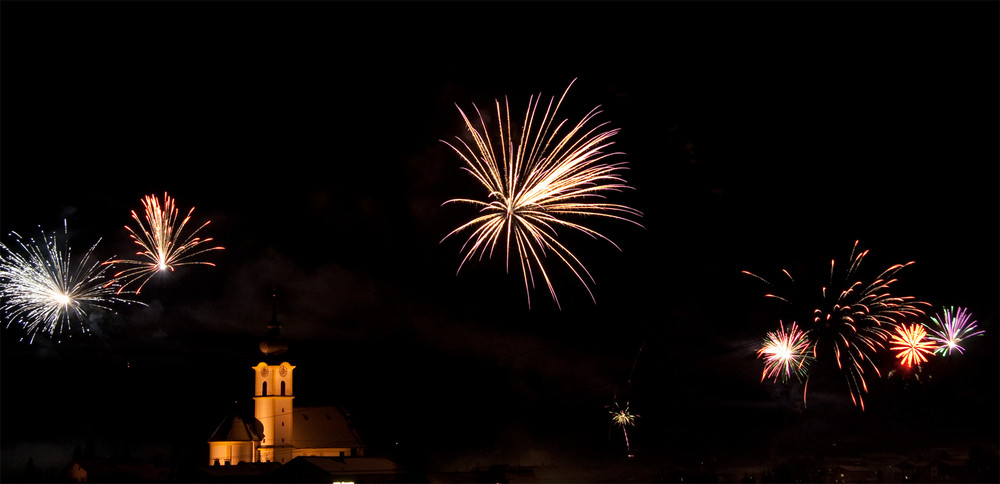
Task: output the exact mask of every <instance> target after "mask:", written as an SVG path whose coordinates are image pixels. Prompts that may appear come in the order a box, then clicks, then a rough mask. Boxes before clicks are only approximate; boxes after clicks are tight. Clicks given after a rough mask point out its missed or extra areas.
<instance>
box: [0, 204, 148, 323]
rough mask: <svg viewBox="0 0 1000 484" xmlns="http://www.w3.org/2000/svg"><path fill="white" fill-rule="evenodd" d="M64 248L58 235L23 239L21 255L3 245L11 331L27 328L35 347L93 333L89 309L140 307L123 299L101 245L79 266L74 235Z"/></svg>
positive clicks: (0, 275) (3, 294) (0, 256)
mask: <svg viewBox="0 0 1000 484" xmlns="http://www.w3.org/2000/svg"><path fill="white" fill-rule="evenodd" d="M63 230H64V233H65V235H66V237H65V239H64V240H65V244H64V245H63V246H62V247H60V245H59V244H58V241H57V239H56V236H55V233H53V234H52V236H51V237H48V236H46V234H45V232H44V231H43V232H42V233H41V239H40V240H39V241H37V242H36V241H35V240H34V239H28V240H24V239H23V238H21V236H20V235H18V234H17V233H13V232H12V233H11V235H13V236H15V237H16V238H17V244H18V245H19V246H20V248H21V251H15V250H12V249H10V248H9V247H7V246H6V245H4V244H2V243H0V283H2V285H0V299H2V300H3V305H2V309H3V313H4V314H5V317H6V326H7V327H10V326H11V325H14V324H19V325H21V326H22V327H23V328H24V330H25V332H26V333H27V334H28V335H29V336H30V339H29V342H33V341H34V339H35V336H36V335H37V334H38V333H44V334H49V335H52V336H57V335H60V334H62V333H64V332H65V331H66V330H68V329H70V328H71V327H72V326H73V323H77V324H80V326H81V327H82V328H83V332H88V331H89V328H88V327H87V325H86V324H85V323H86V318H87V311H88V309H92V308H100V309H106V310H109V311H110V310H111V307H110V306H111V305H112V304H113V303H119V302H120V303H126V304H129V303H138V304H142V303H140V302H138V301H134V300H131V299H128V298H125V297H121V296H120V293H121V291H120V289H119V288H118V287H117V286H118V281H117V280H116V279H115V278H113V277H111V278H109V277H107V275H106V271H107V270H108V269H109V267H108V265H107V262H104V263H102V262H100V261H98V260H96V259H95V258H94V257H93V252H94V249H95V248H96V247H97V244H98V243H100V239H98V241H97V242H95V243H94V245H93V246H91V247H90V250H88V251H87V252H85V253H84V255H83V257H82V258H81V259H80V260H79V262H77V263H75V264H74V263H73V261H72V260H71V252H70V247H69V241H68V238H69V236H68V229H67V227H66V223H65V221H64V222H63Z"/></svg>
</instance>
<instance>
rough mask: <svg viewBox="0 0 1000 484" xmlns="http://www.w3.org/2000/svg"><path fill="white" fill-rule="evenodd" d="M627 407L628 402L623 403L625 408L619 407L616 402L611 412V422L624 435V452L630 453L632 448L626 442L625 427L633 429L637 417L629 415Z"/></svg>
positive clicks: (626, 433)
mask: <svg viewBox="0 0 1000 484" xmlns="http://www.w3.org/2000/svg"><path fill="white" fill-rule="evenodd" d="M628 407H629V404H628V402H626V403H625V408H621V407H619V406H618V402H615V407H614V409H613V410H611V421H612V422H613V423H614V424H615V425H618V426H619V427H621V428H622V433H623V434H624V435H625V450H626V451H628V452H631V451H632V447H631V445H629V442H628V430H627V427H634V426H635V421H636V419H638V418H639V416H638V415H634V414H632V413H629V410H628Z"/></svg>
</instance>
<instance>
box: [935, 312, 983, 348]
mask: <svg viewBox="0 0 1000 484" xmlns="http://www.w3.org/2000/svg"><path fill="white" fill-rule="evenodd" d="M931 321H933V322H934V325H935V326H936V327H934V328H930V329H931V333H930V335H929V336H928V338H929V339H930V340H931V341H933V342H935V343H937V344H938V347H937V348H936V349H935V350H934V353H935V354H938V355H941V356H948V355H951V352H952V351H957V352H959V353H965V348H963V347H962V345H961V344H960V343H962V342H963V341H964V340H966V339H969V338H971V337H973V336H979V335H982V334H983V333H984V331H982V330H977V329H976V321H975V320H973V319H972V314H970V313H969V311H968V310H967V309H966V308H961V307H960V308H958V309H957V310H956V309H955V308H954V307H950V308H944V309H943V310H942V311H941V313H940V314H938V315H935V316H931Z"/></svg>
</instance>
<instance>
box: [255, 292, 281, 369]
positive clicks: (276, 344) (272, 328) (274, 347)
mask: <svg viewBox="0 0 1000 484" xmlns="http://www.w3.org/2000/svg"><path fill="white" fill-rule="evenodd" d="M277 298H278V293H277V291H274V292H272V293H271V321H269V322H268V323H267V333H265V335H264V340H263V341H261V342H260V351H261V353H264V355H266V356H271V355H280V354H282V353H284V352H285V351H288V345H287V344H286V343H285V342H284V341H283V340H282V338H281V323H279V322H278V304H277V301H276V300H277Z"/></svg>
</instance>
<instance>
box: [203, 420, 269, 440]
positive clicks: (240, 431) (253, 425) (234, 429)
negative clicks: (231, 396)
mask: <svg viewBox="0 0 1000 484" xmlns="http://www.w3.org/2000/svg"><path fill="white" fill-rule="evenodd" d="M263 435H264V425H263V424H261V423H260V421H259V420H257V419H256V418H252V417H251V418H249V419H247V420H243V418H241V417H240V416H239V415H229V416H227V417H226V418H225V419H223V420H222V423H220V424H219V427H218V428H216V429H215V432H212V436H211V437H209V439H208V441H209V442H223V441H228V442H232V441H239V442H243V441H254V440H257V441H259V440H260V439H261V436H263Z"/></svg>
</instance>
